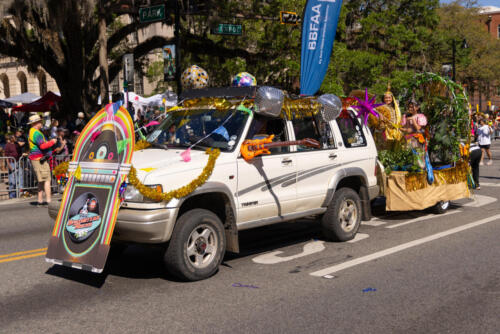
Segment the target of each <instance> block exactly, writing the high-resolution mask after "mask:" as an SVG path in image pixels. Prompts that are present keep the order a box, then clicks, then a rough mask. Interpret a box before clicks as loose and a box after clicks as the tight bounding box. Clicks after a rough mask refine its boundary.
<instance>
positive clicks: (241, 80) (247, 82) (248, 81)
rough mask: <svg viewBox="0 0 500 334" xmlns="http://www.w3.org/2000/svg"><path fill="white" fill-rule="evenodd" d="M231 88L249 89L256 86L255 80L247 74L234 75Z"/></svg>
mask: <svg viewBox="0 0 500 334" xmlns="http://www.w3.org/2000/svg"><path fill="white" fill-rule="evenodd" d="M231 86H233V87H250V86H257V80H256V79H255V77H254V76H253V75H251V74H250V73H248V72H240V73H238V74H236V75H235V76H234V78H233V81H232V82H231Z"/></svg>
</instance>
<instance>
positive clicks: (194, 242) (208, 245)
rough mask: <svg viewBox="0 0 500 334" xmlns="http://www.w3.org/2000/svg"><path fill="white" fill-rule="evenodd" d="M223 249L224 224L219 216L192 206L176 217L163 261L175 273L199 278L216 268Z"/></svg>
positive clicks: (209, 273)
mask: <svg viewBox="0 0 500 334" xmlns="http://www.w3.org/2000/svg"><path fill="white" fill-rule="evenodd" d="M225 249H226V239H225V234H224V226H223V225H222V222H221V221H220V219H219V217H217V215H215V214H214V213H213V212H211V211H208V210H205V209H193V210H190V211H188V212H186V213H184V214H183V215H182V216H181V217H180V218H179V219H178V220H177V223H176V224H175V228H174V231H173V233H172V238H171V239H170V243H169V245H168V248H167V251H166V252H165V256H164V261H165V264H166V267H167V270H168V271H169V272H170V273H171V274H173V275H174V276H176V277H178V278H180V279H182V280H187V281H198V280H201V279H205V278H208V277H210V276H212V275H213V274H215V273H216V272H217V269H218V268H219V265H220V264H221V262H222V258H223V256H224V253H225Z"/></svg>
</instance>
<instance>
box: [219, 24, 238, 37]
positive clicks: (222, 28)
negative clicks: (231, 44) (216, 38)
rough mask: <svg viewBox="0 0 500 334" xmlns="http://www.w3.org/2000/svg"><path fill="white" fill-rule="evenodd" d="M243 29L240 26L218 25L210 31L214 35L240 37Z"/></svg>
mask: <svg viewBox="0 0 500 334" xmlns="http://www.w3.org/2000/svg"><path fill="white" fill-rule="evenodd" d="M242 32H243V27H242V26H241V24H231V23H219V24H218V25H217V26H215V27H214V28H213V29H212V34H214V35H233V36H241V34H242Z"/></svg>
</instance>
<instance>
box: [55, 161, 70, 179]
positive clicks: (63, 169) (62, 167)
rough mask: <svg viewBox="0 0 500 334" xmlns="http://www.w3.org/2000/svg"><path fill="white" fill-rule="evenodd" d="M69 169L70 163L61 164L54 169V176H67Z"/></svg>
mask: <svg viewBox="0 0 500 334" xmlns="http://www.w3.org/2000/svg"><path fill="white" fill-rule="evenodd" d="M68 167H69V161H64V162H61V163H60V164H59V165H57V166H56V167H54V169H53V170H52V174H54V176H56V177H57V176H58V175H63V174H66V172H67V171H68Z"/></svg>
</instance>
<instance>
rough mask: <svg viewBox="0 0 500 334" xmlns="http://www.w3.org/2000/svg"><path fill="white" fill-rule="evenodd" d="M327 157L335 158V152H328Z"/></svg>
mask: <svg viewBox="0 0 500 334" xmlns="http://www.w3.org/2000/svg"><path fill="white" fill-rule="evenodd" d="M328 157H329V158H330V159H335V158H336V157H337V154H335V153H330V154H329V155H328Z"/></svg>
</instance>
